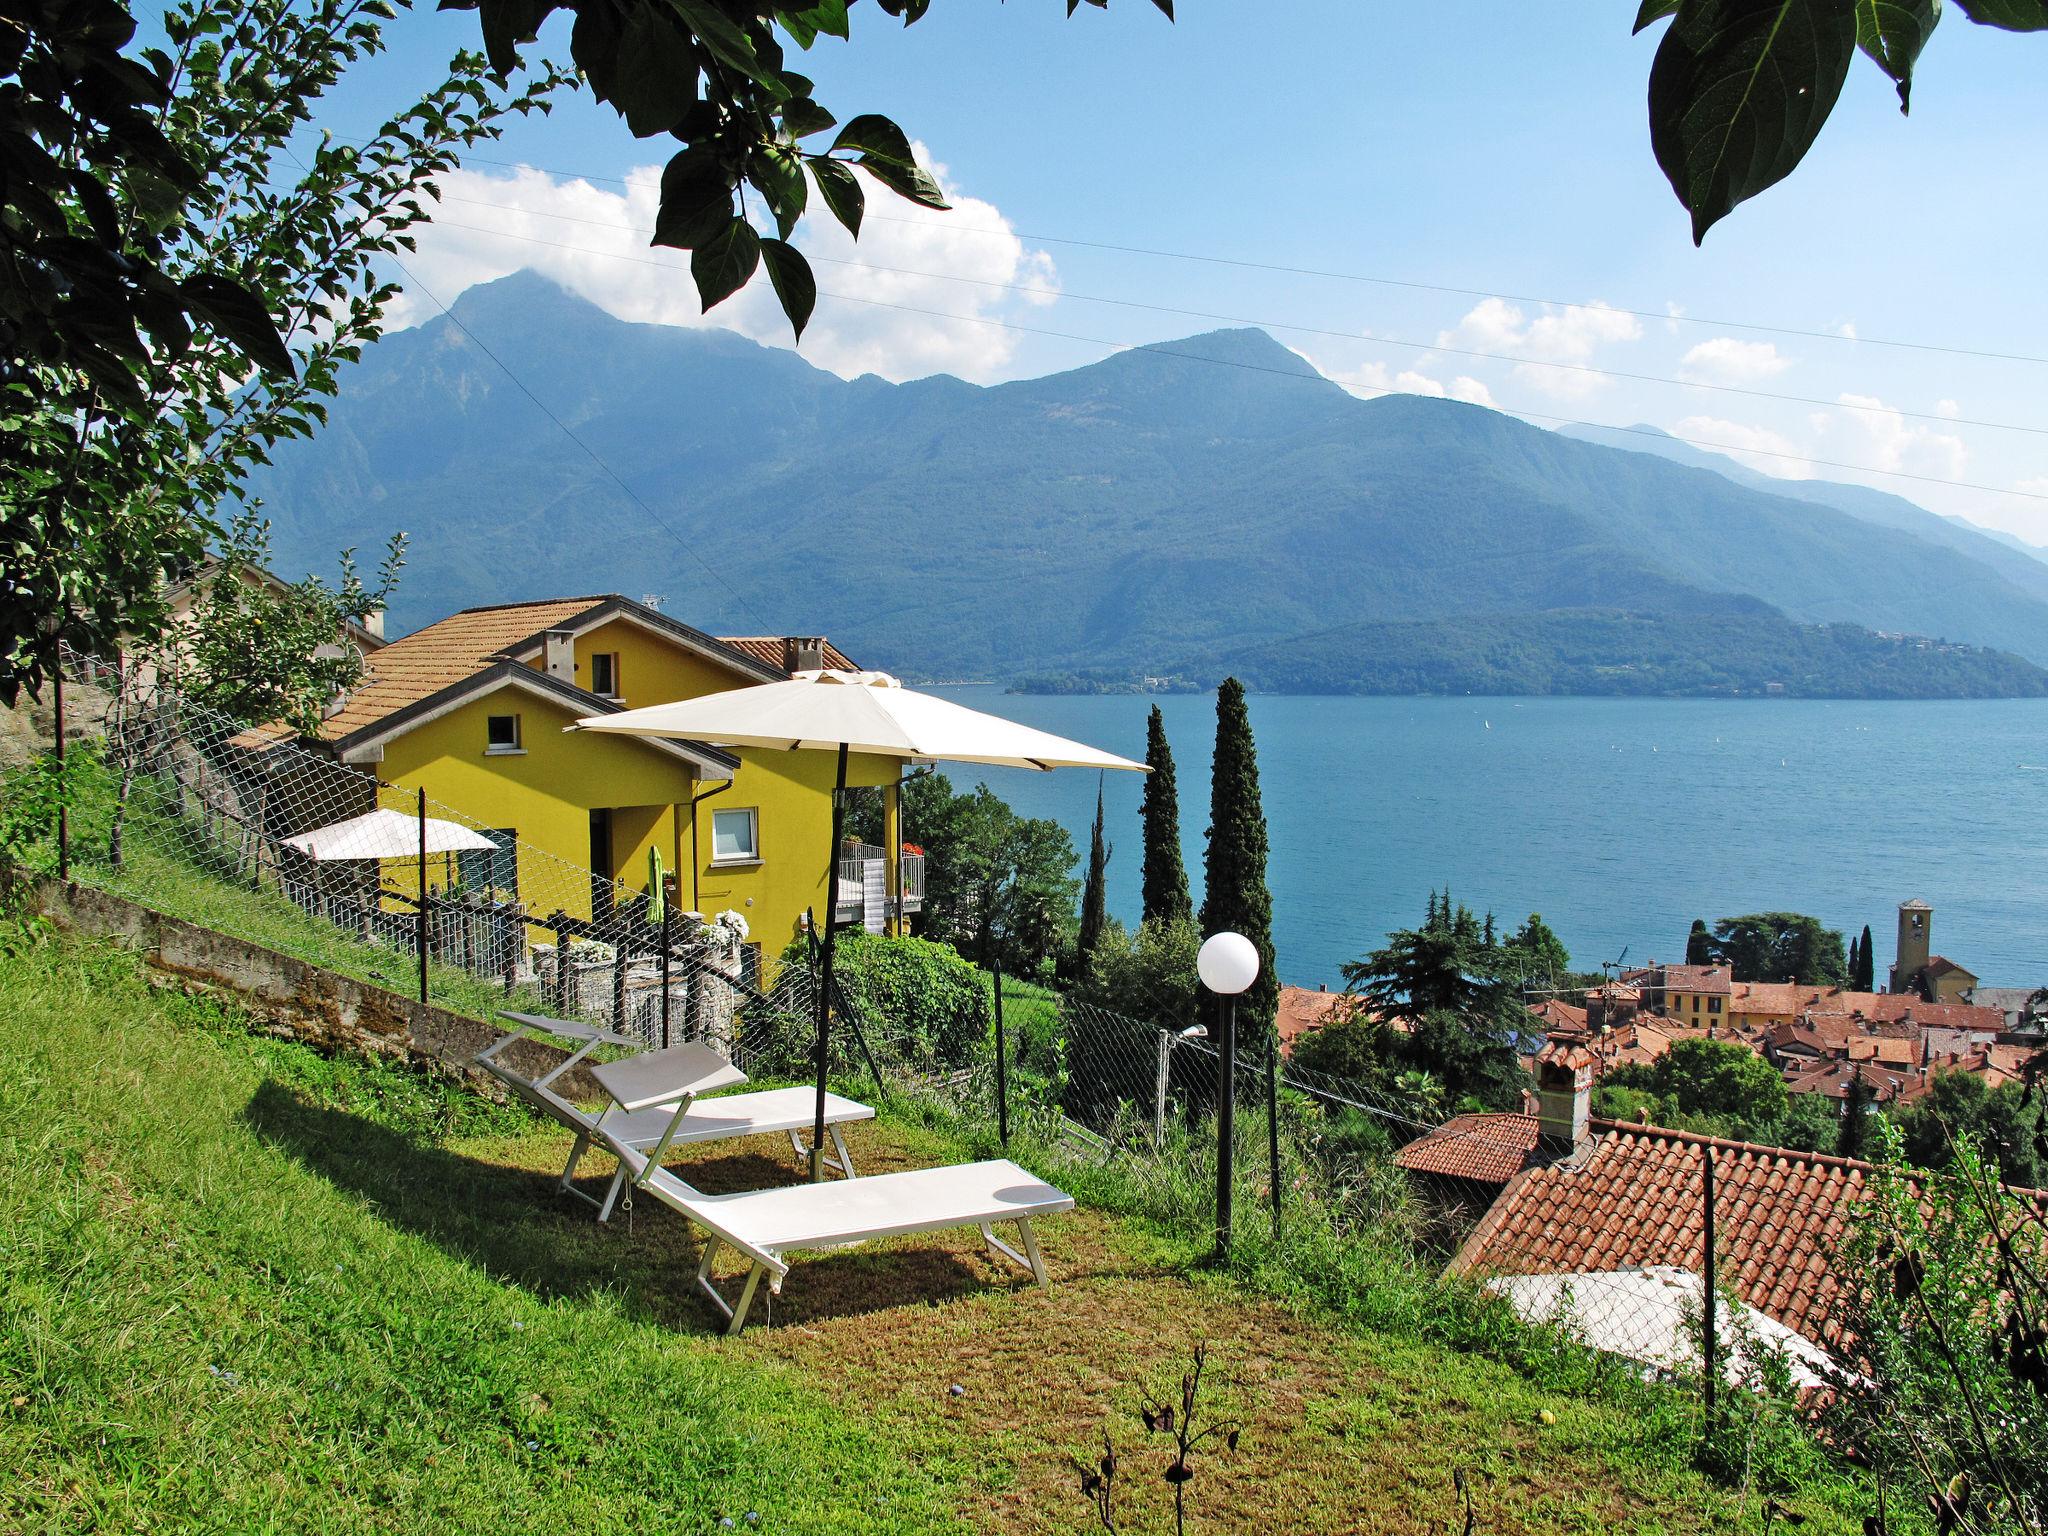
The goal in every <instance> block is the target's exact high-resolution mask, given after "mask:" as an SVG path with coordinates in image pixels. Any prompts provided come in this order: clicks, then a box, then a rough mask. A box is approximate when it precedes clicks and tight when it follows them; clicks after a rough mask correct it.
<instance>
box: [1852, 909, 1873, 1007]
mask: <svg viewBox="0 0 2048 1536" xmlns="http://www.w3.org/2000/svg"><path fill="white" fill-rule="evenodd" d="M1849 987H1850V990H1851V991H1855V992H1875V991H1876V990H1877V957H1876V956H1875V955H1873V954H1872V953H1871V952H1870V924H1868V923H1865V924H1864V925H1863V943H1862V945H1861V946H1860V947H1859V948H1858V949H1857V951H1856V963H1855V964H1854V965H1853V966H1851V967H1850V968H1849Z"/></svg>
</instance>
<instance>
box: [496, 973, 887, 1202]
mask: <svg viewBox="0 0 2048 1536" xmlns="http://www.w3.org/2000/svg"><path fill="white" fill-rule="evenodd" d="M505 1017H506V1018H507V1019H508V1020H511V1021H512V1022H514V1023H515V1024H517V1025H518V1026H519V1028H518V1029H515V1030H514V1031H512V1032H511V1033H510V1034H507V1035H505V1036H503V1037H501V1038H499V1039H497V1040H494V1041H492V1042H491V1043H490V1044H489V1045H487V1046H485V1047H484V1048H483V1050H481V1051H479V1052H478V1053H477V1056H476V1064H477V1065H478V1066H480V1067H482V1068H483V1069H484V1070H485V1071H486V1072H488V1073H490V1074H491V1076H492V1077H494V1078H496V1079H497V1080H498V1081H499V1082H501V1083H503V1084H504V1085H505V1087H506V1088H507V1089H508V1090H509V1091H510V1092H511V1093H512V1095H513V1097H515V1098H517V1099H518V1100H519V1101H520V1102H521V1103H523V1104H525V1105H526V1106H527V1108H529V1109H532V1110H534V1111H536V1112H537V1113H539V1114H542V1115H545V1116H546V1117H547V1118H549V1119H550V1120H553V1121H555V1122H556V1123H557V1124H559V1125H560V1126H561V1127H562V1128H563V1129H564V1130H566V1131H568V1132H570V1133H571V1134H572V1135H573V1136H575V1138H576V1142H575V1145H574V1146H572V1147H571V1148H570V1149H569V1161H568V1165H567V1166H566V1167H564V1168H563V1169H562V1179H561V1185H562V1188H563V1189H565V1190H567V1191H568V1192H569V1193H570V1194H572V1195H574V1196H576V1197H577V1199H579V1200H587V1201H589V1202H590V1203H591V1204H592V1205H595V1206H596V1207H597V1219H598V1220H599V1221H607V1220H609V1219H610V1218H611V1214H612V1207H613V1206H614V1205H615V1204H616V1203H617V1202H618V1198H619V1195H620V1193H621V1191H622V1190H623V1189H624V1188H625V1180H626V1167H625V1165H624V1164H623V1163H621V1164H620V1166H619V1171H618V1172H617V1173H616V1174H615V1175H614V1176H613V1178H612V1183H611V1188H610V1189H608V1190H607V1191H606V1192H605V1196H604V1199H603V1200H601V1201H600V1200H596V1199H593V1198H592V1197H591V1196H589V1195H587V1194H585V1193H584V1192H583V1191H582V1190H580V1189H578V1188H576V1185H575V1178H576V1167H577V1165H578V1164H579V1163H580V1162H582V1160H583V1154H584V1153H585V1152H587V1151H589V1150H590V1145H591V1141H592V1139H593V1137H594V1136H595V1134H596V1131H597V1125H598V1121H599V1119H600V1117H599V1116H595V1115H591V1114H589V1113H587V1112H586V1111H584V1110H583V1109H581V1108H579V1107H578V1106H576V1105H575V1104H572V1103H571V1102H569V1100H567V1099H565V1098H563V1097H562V1096H561V1095H560V1094H558V1093H556V1092H555V1091H554V1089H553V1087H552V1086H550V1085H551V1084H553V1082H554V1081H555V1080H556V1079H557V1078H559V1077H560V1076H561V1075H562V1074H563V1073H565V1072H567V1071H568V1070H569V1069H570V1068H571V1067H573V1066H575V1065H577V1064H578V1063H579V1062H581V1061H582V1060H583V1059H584V1058H585V1057H586V1056H588V1055H589V1054H590V1053H591V1052H592V1051H593V1050H595V1049H596V1048H597V1047H598V1046H600V1045H618V1046H626V1047H637V1046H638V1045H639V1042H638V1041H637V1040H633V1039H631V1038H629V1037H627V1036H625V1035H618V1034H614V1033H612V1031H610V1030H607V1029H599V1028H597V1027H596V1026H594V1025H590V1024H584V1023H581V1022H579V1021H575V1020H567V1019H548V1018H542V1017H540V1016H539V1015H536V1014H519V1013H507V1014H506V1015H505ZM529 1028H534V1029H540V1030H545V1031H547V1032H549V1033H552V1034H556V1035H561V1036H563V1037H564V1038H566V1039H571V1040H577V1041H580V1042H581V1044H580V1045H579V1046H578V1047H577V1049H576V1050H575V1051H574V1052H573V1053H572V1054H571V1055H570V1056H569V1058H568V1059H567V1060H565V1061H563V1062H560V1063H559V1064H557V1065H556V1066H555V1067H554V1068H552V1069H551V1070H549V1071H548V1072H545V1073H543V1074H542V1075H541V1076H540V1077H537V1078H529V1077H525V1076H523V1075H521V1074H520V1073H518V1072H515V1071H513V1070H512V1068H511V1066H510V1065H509V1064H508V1063H506V1062H505V1061H504V1060H503V1059H502V1058H501V1056H500V1053H501V1052H502V1051H503V1050H504V1049H505V1048H506V1047H507V1046H508V1045H510V1044H511V1043H512V1042H513V1041H514V1040H517V1039H520V1038H522V1037H523V1035H524V1033H525V1031H526V1030H527V1029H529ZM599 1070H602V1071H604V1073H605V1077H606V1078H607V1079H608V1081H607V1082H606V1085H605V1086H606V1088H607V1090H608V1091H610V1092H612V1095H613V1098H614V1100H615V1102H617V1103H619V1104H621V1105H622V1106H623V1107H622V1108H616V1109H607V1110H606V1111H605V1112H604V1117H603V1118H604V1119H605V1128H606V1140H607V1141H611V1140H613V1139H616V1140H618V1141H620V1142H622V1143H624V1144H626V1145H629V1146H631V1147H633V1148H634V1149H635V1150H636V1151H639V1152H642V1153H646V1152H651V1151H654V1149H656V1148H658V1147H659V1148H667V1147H670V1146H685V1145H691V1144H694V1143H697V1142H706V1141H724V1140H726V1139H728V1138H732V1137H739V1136H773V1135H782V1134H786V1135H787V1136H788V1137H789V1143H790V1148H791V1150H792V1151H794V1152H795V1154H796V1157H797V1160H798V1162H799V1163H801V1162H803V1161H804V1160H805V1158H806V1157H807V1156H808V1151H807V1149H806V1148H805V1146H804V1143H803V1140H802V1137H801V1135H800V1134H799V1133H800V1132H802V1131H804V1130H806V1129H808V1128H809V1127H810V1126H811V1125H812V1123H813V1117H814V1115H815V1113H816V1109H817V1099H816V1094H815V1092H814V1091H813V1090H811V1089H808V1088H767V1089H761V1090H759V1091H757V1092H754V1093H733V1094H726V1095H724V1096H723V1097H720V1098H712V1099H706V1098H702V1097H700V1096H701V1095H703V1094H706V1093H711V1092H715V1091H716V1090H718V1089H721V1088H727V1087H733V1086H736V1085H738V1084H740V1083H744V1082H745V1081H746V1080H747V1076H746V1074H745V1073H744V1072H742V1071H740V1070H739V1069H738V1068H737V1067H735V1066H733V1065H732V1064H731V1063H730V1062H728V1061H727V1060H726V1059H725V1058H724V1057H723V1056H720V1055H719V1054H718V1053H717V1052H716V1051H714V1050H712V1049H711V1047H710V1046H708V1045H699V1044H693V1045H684V1046H676V1047H672V1048H671V1049H669V1050H667V1051H659V1052H651V1053H648V1054H645V1055H640V1056H633V1057H629V1058H627V1059H626V1060H624V1061H618V1062H612V1063H609V1064H608V1067H607V1068H604V1069H599ZM621 1095H624V1097H623V1098H621V1097H620V1096H621ZM643 1096H644V1097H643ZM679 1108H680V1109H682V1110H683V1114H682V1115H681V1117H680V1119H679V1118H678V1116H677V1113H676V1111H677V1110H678V1109H679ZM874 1117H875V1112H874V1110H872V1109H870V1108H869V1107H868V1106H867V1105H865V1104H858V1103H855V1102H854V1101H853V1100H852V1099H843V1098H841V1097H840V1096H839V1095H838V1094H836V1093H828V1094H827V1095H826V1096H825V1131H826V1134H827V1135H829V1136H830V1137H831V1138H832V1147H833V1151H834V1153H835V1154H836V1155H835V1156H833V1157H828V1158H826V1159H825V1165H826V1166H827V1167H828V1168H836V1169H837V1170H838V1171H839V1172H841V1173H842V1174H844V1175H845V1176H846V1177H847V1178H849V1179H850V1178H852V1177H853V1176H854V1167H853V1158H852V1156H851V1155H850V1154H849V1153H848V1152H847V1150H846V1142H845V1139H844V1138H843V1137H842V1136H841V1134H840V1127H841V1126H845V1125H851V1124H853V1123H854V1122H856V1121H860V1120H872V1119H874ZM655 1155H656V1156H657V1157H658V1156H659V1155H660V1154H659V1152H656V1153H655Z"/></svg>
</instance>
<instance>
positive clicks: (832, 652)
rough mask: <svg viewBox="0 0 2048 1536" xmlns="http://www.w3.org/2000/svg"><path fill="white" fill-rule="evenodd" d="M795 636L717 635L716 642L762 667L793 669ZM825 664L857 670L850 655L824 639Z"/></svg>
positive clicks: (780, 669) (831, 668) (830, 669)
mask: <svg viewBox="0 0 2048 1536" xmlns="http://www.w3.org/2000/svg"><path fill="white" fill-rule="evenodd" d="M795 639H796V637H795V636H791V635H720V636H719V637H718V643H719V644H720V645H729V646H731V647H732V648H733V649H734V650H736V651H738V652H739V653H740V654H741V655H744V656H751V657H753V658H754V660H756V661H758V662H760V663H761V664H762V665H764V666H770V667H773V668H775V670H776V671H778V672H794V671H795V670H796V660H795V657H794V655H793V654H792V650H793V641H794V640H795ZM825 666H826V669H827V670H829V671H833V672H858V671H859V670H860V667H859V666H858V665H856V664H855V662H854V660H853V658H852V657H850V656H848V655H847V654H846V652H844V651H842V650H840V649H839V647H838V646H836V645H834V644H833V643H832V642H831V641H830V640H827V641H826V642H825Z"/></svg>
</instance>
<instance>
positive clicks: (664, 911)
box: [661, 893, 675, 1051]
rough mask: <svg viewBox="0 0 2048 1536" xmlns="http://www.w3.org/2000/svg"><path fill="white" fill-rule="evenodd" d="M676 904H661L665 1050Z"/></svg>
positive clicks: (666, 1044)
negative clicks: (672, 916) (672, 915)
mask: <svg viewBox="0 0 2048 1536" xmlns="http://www.w3.org/2000/svg"><path fill="white" fill-rule="evenodd" d="M665 894H666V893H664V895H665ZM674 905H675V903H674V902H671V901H666V900H664V901H663V902H662V904H661V1048H662V1049H663V1050H664V1051H665V1050H667V1049H668V951H669V944H670V942H671V941H670V939H669V917H670V912H669V908H671V907H672V906H674Z"/></svg>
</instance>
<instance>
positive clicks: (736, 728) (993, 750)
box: [572, 672, 1147, 1179]
mask: <svg viewBox="0 0 2048 1536" xmlns="http://www.w3.org/2000/svg"><path fill="white" fill-rule="evenodd" d="M572 729H575V730H582V731H612V732H616V733H619V734H623V735H628V736H665V737H679V738H682V739H684V740H689V741H707V742H712V743H715V744H717V745H721V746H734V747H766V748H769V749H771V750H774V749H780V750H784V751H792V752H794V751H801V750H809V751H822V752H833V751H836V752H837V753H838V754H839V776H838V781H837V783H836V784H835V786H834V788H833V792H832V845H831V847H830V848H829V849H827V851H826V862H825V892H826V895H825V901H826V909H825V953H824V957H823V964H822V967H821V969H822V972H823V977H822V981H823V985H822V987H821V989H820V993H819V997H818V1109H817V1115H816V1117H815V1124H814V1125H813V1126H812V1131H813V1139H812V1142H811V1149H812V1150H811V1176H812V1177H813V1178H816V1179H822V1178H823V1177H824V1176H825V1170H824V1163H823V1160H822V1154H821V1152H820V1151H819V1149H820V1148H822V1147H823V1146H824V1144H825V1142H824V1136H825V1056H826V1049H827V1045H828V1043H829V1042H828V1032H829V1029H830V1016H831V1004H830V999H831V996H832V959H833V948H834V936H835V935H836V934H837V933H838V925H837V924H836V923H834V922H833V921H832V907H833V904H834V899H835V897H836V895H837V892H836V890H835V888H834V880H835V876H836V874H837V871H838V854H839V838H840V834H841V832H842V830H843V829H844V825H845V823H844V820H843V817H844V808H843V805H842V802H843V801H844V799H845V791H846V758H847V754H848V753H849V752H865V753H870V754H873V755H875V756H880V757H898V758H943V759H945V760H946V761H948V762H955V763H985V764H988V765H990V766H993V767H1004V768H1041V769H1050V768H1128V769H1130V770H1132V771H1134V772H1137V773H1144V772H1146V771H1147V770H1146V767H1145V765H1144V764H1143V763H1134V762H1132V761H1131V760H1130V759H1129V758H1127V757H1118V756H1117V755H1116V754H1115V753H1113V752H1104V751H1101V750H1100V749H1098V748H1096V747H1091V746H1088V745H1086V744H1085V743H1083V742H1078V741H1069V740H1067V739H1066V738H1065V737H1064V736H1054V735H1052V734H1050V733H1049V732H1046V731H1039V730H1033V729H1032V728H1031V727H1030V726H1028V725H1019V724H1018V723H1017V722H1016V721H1014V720H1005V719H1003V718H1002V717H1001V716H1000V715H985V714H983V713H982V712H981V711H980V710H978V709H967V708H965V707H964V706H962V705H959V704H953V703H949V702H948V701H947V700H945V699H941V698H936V697H934V696H933V695H931V694H929V693H918V692H916V691H915V690H913V689H909V688H905V687H904V686H903V685H902V684H901V683H899V682H897V681H896V679H895V678H893V677H891V676H889V674H888V673H886V672H799V673H798V674H797V675H796V676H795V677H793V678H791V679H790V680H789V681H788V682H786V683H762V684H760V685H759V686H757V687H753V688H734V689H731V690H729V691H727V692H725V693H709V694H706V695H704V696H703V697H702V698H697V699H678V700H677V701H676V702H674V703H672V704H650V705H648V706H647V707H646V708H645V709H628V710H622V711H620V712H619V713H618V714H615V715H593V716H591V717H590V718H588V719H585V720H578V721H577V722H576V724H575V726H574V727H572Z"/></svg>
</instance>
